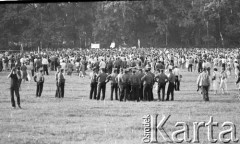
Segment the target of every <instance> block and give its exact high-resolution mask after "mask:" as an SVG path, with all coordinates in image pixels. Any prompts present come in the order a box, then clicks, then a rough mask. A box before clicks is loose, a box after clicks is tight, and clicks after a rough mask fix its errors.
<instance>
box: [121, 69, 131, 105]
mask: <svg viewBox="0 0 240 144" xmlns="http://www.w3.org/2000/svg"><path fill="white" fill-rule="evenodd" d="M127 73H128V71H127V70H126V69H124V71H123V74H122V75H120V76H119V82H120V83H121V86H120V101H123V100H124V101H126V100H127V91H128V85H127V84H128V83H129V76H128V74H127Z"/></svg>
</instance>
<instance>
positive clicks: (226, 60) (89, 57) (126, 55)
mask: <svg viewBox="0 0 240 144" xmlns="http://www.w3.org/2000/svg"><path fill="white" fill-rule="evenodd" d="M238 53H239V52H238V49H196V48H193V49H182V48H179V49H157V48H156V49H119V50H118V49H111V50H108V49H99V50H95V49H94V50H93V49H90V50H89V49H87V50H76V49H63V50H60V51H48V52H41V53H37V52H26V53H21V54H20V53H15V54H10V55H4V54H3V56H2V57H1V58H0V59H1V61H0V70H4V71H6V70H7V68H6V67H8V66H9V65H10V67H11V69H12V72H11V73H12V74H13V73H14V71H16V74H17V75H18V77H17V78H18V88H20V83H21V81H22V80H24V81H26V80H28V79H29V78H30V77H29V75H30V74H29V72H30V73H31V76H32V77H33V79H34V81H35V82H36V83H37V88H36V96H37V97H40V96H41V93H42V90H43V83H44V75H49V72H48V70H49V69H50V70H52V71H57V73H56V74H55V78H56V86H57V87H56V94H55V96H56V97H58V98H63V97H64V87H65V75H70V76H71V75H72V73H73V72H74V71H76V74H77V76H79V77H85V76H87V73H86V70H90V71H92V72H91V73H90V75H89V76H90V79H91V82H90V83H91V84H90V86H91V89H90V99H97V100H99V99H100V96H101V93H102V96H101V99H102V100H104V99H105V92H106V84H107V83H108V82H110V84H111V96H110V99H111V100H113V95H114V94H115V100H120V101H126V100H133V101H152V100H154V95H153V89H154V88H155V89H156V90H157V96H158V98H157V99H158V100H159V101H164V100H165V101H167V100H174V91H179V90H180V81H181V79H182V75H181V72H180V70H182V69H187V70H188V71H189V72H196V73H199V74H200V75H201V77H200V76H199V78H198V82H197V85H198V87H199V88H201V90H202V94H205V93H206V92H205V91H204V90H209V85H210V82H211V81H212V82H213V90H214V91H215V94H217V89H218V88H219V87H221V88H222V91H223V93H225V92H227V78H228V77H229V75H230V74H231V73H232V71H233V70H234V71H235V77H236V78H238V77H239V61H240V56H239V55H238ZM5 59H8V64H7V61H6V60H5ZM3 65H4V69H2V66H3ZM219 66H220V67H222V71H221V72H218V70H217V67H219ZM212 69H213V72H212ZM28 70H29V72H28ZM205 72H206V73H207V74H208V79H209V82H206V83H209V84H208V89H206V87H205V88H203V86H204V84H203V83H205V82H203V77H204V76H206V75H204V73H205ZM9 77H11V76H9ZM28 77H29V78H28ZM186 77H187V76H186ZM210 77H211V78H210ZM15 78H16V77H15ZM155 83H157V86H156V87H154V86H155ZM166 86H167V92H166V95H167V96H166V98H165V89H166ZM11 94H12V93H11ZM16 95H17V94H16ZM170 95H171V98H170ZM12 97H13V96H12ZM206 100H207V98H206Z"/></svg>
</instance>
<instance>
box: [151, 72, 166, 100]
mask: <svg viewBox="0 0 240 144" xmlns="http://www.w3.org/2000/svg"><path fill="white" fill-rule="evenodd" d="M157 71H158V72H160V73H159V74H158V75H156V76H155V78H154V80H155V82H157V83H158V89H157V93H158V100H159V101H164V97H165V86H166V83H167V82H168V77H167V76H166V74H165V73H164V70H163V69H161V70H160V69H158V70H157ZM160 91H162V98H161V96H160Z"/></svg>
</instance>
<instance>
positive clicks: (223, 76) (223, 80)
mask: <svg viewBox="0 0 240 144" xmlns="http://www.w3.org/2000/svg"><path fill="white" fill-rule="evenodd" d="M220 88H221V90H222V94H227V92H228V91H227V73H226V71H225V68H224V67H222V72H221V74H220Z"/></svg>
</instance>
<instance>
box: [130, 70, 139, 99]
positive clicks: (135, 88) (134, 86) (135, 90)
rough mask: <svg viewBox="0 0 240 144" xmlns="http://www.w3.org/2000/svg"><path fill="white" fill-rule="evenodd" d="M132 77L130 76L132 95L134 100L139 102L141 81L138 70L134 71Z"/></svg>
mask: <svg viewBox="0 0 240 144" xmlns="http://www.w3.org/2000/svg"><path fill="white" fill-rule="evenodd" d="M132 73H133V74H132V75H131V76H130V84H131V95H132V100H137V101H139V100H140V98H139V88H140V84H141V81H140V79H139V78H138V75H137V74H136V70H135V69H133V70H132Z"/></svg>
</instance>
